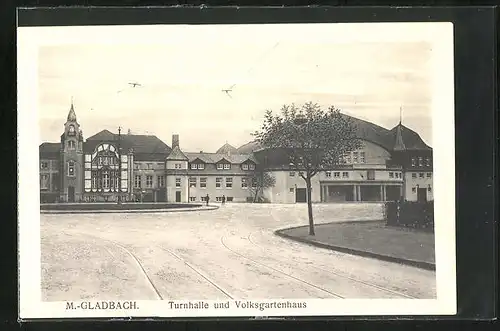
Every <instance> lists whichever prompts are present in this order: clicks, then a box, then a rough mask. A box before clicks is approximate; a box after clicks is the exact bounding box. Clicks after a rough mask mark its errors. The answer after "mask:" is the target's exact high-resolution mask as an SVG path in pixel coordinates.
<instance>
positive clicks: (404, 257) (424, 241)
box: [276, 221, 435, 270]
mask: <svg viewBox="0 0 500 331" xmlns="http://www.w3.org/2000/svg"><path fill="white" fill-rule="evenodd" d="M315 233H316V236H310V235H309V226H301V227H295V228H289V229H281V230H278V231H276V234H277V235H279V236H281V237H285V238H288V239H292V240H296V241H300V242H303V243H307V244H310V245H314V246H318V247H323V248H327V249H332V250H336V251H341V252H345V253H349V254H355V255H361V256H366V257H372V258H377V259H380V260H385V261H390V262H396V263H400V264H407V265H412V266H416V267H419V268H423V269H428V270H435V254H434V234H433V233H426V232H420V231H416V230H411V229H405V228H396V227H388V226H386V225H385V222H381V221H371V222H343V223H327V224H318V225H316V226H315Z"/></svg>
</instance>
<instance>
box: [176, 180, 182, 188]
mask: <svg viewBox="0 0 500 331" xmlns="http://www.w3.org/2000/svg"><path fill="white" fill-rule="evenodd" d="M175 187H181V179H180V178H176V179H175Z"/></svg>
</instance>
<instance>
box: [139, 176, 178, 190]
mask: <svg viewBox="0 0 500 331" xmlns="http://www.w3.org/2000/svg"><path fill="white" fill-rule="evenodd" d="M179 179H180V178H179ZM176 184H177V179H176ZM179 186H180V185H179ZM134 187H135V188H142V176H139V175H136V176H135V177H134ZM146 187H147V188H152V187H153V176H152V175H147V176H146ZM156 187H165V176H157V177H156Z"/></svg>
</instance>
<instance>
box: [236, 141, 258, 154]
mask: <svg viewBox="0 0 500 331" xmlns="http://www.w3.org/2000/svg"><path fill="white" fill-rule="evenodd" d="M261 148H262V146H261V145H260V144H259V142H257V141H255V140H254V141H251V142H249V143H246V144H244V145H242V146H240V147H239V148H238V149H237V151H238V154H250V153H252V152H254V151H256V150H259V149H261Z"/></svg>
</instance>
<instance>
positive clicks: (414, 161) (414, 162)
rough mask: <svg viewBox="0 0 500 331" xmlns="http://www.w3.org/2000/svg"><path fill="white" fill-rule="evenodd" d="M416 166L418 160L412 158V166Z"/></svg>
mask: <svg viewBox="0 0 500 331" xmlns="http://www.w3.org/2000/svg"><path fill="white" fill-rule="evenodd" d="M416 165H417V159H416V158H414V157H412V158H411V166H412V167H414V166H416Z"/></svg>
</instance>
